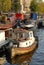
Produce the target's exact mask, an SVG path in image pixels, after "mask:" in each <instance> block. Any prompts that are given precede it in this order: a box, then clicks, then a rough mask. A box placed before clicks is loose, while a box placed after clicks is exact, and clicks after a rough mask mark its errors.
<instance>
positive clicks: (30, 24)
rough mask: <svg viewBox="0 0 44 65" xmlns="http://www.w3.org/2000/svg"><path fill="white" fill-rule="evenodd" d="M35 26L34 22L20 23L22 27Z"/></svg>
mask: <svg viewBox="0 0 44 65" xmlns="http://www.w3.org/2000/svg"><path fill="white" fill-rule="evenodd" d="M34 26H35V24H34V22H31V21H26V22H25V23H23V24H22V23H21V27H22V28H33V27H34Z"/></svg>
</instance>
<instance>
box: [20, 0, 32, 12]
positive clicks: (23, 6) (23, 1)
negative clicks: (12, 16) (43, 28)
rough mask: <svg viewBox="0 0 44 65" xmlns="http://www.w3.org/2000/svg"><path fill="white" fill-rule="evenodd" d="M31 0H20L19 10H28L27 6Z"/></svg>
mask: <svg viewBox="0 0 44 65" xmlns="http://www.w3.org/2000/svg"><path fill="white" fill-rule="evenodd" d="M31 1H32V0H20V3H21V11H22V12H29V11H30V9H29V6H30V3H31Z"/></svg>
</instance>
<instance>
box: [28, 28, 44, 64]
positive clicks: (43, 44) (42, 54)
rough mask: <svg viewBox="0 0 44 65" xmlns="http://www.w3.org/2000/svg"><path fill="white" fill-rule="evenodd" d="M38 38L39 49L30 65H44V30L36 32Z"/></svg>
mask: <svg viewBox="0 0 44 65" xmlns="http://www.w3.org/2000/svg"><path fill="white" fill-rule="evenodd" d="M36 35H37V36H38V40H39V42H38V49H37V50H36V52H35V53H34V55H33V56H32V59H31V62H30V63H29V65H44V29H40V30H38V31H36Z"/></svg>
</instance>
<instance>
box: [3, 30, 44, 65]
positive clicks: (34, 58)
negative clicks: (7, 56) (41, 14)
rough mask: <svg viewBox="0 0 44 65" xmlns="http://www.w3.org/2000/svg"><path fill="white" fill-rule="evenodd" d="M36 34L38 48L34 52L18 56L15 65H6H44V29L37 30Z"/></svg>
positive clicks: (6, 63)
mask: <svg viewBox="0 0 44 65" xmlns="http://www.w3.org/2000/svg"><path fill="white" fill-rule="evenodd" d="M35 34H36V36H38V48H37V49H36V50H35V51H34V52H31V53H28V54H24V55H21V56H16V57H15V58H14V59H13V60H14V61H13V63H14V64H10V63H8V62H5V63H4V65H44V29H37V30H36V31H35Z"/></svg>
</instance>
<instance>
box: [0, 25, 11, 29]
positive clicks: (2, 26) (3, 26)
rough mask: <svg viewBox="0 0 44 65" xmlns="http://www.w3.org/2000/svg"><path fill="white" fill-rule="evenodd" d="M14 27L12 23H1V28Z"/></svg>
mask: <svg viewBox="0 0 44 65" xmlns="http://www.w3.org/2000/svg"><path fill="white" fill-rule="evenodd" d="M11 27H12V24H0V30H6V29H9V28H11Z"/></svg>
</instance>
